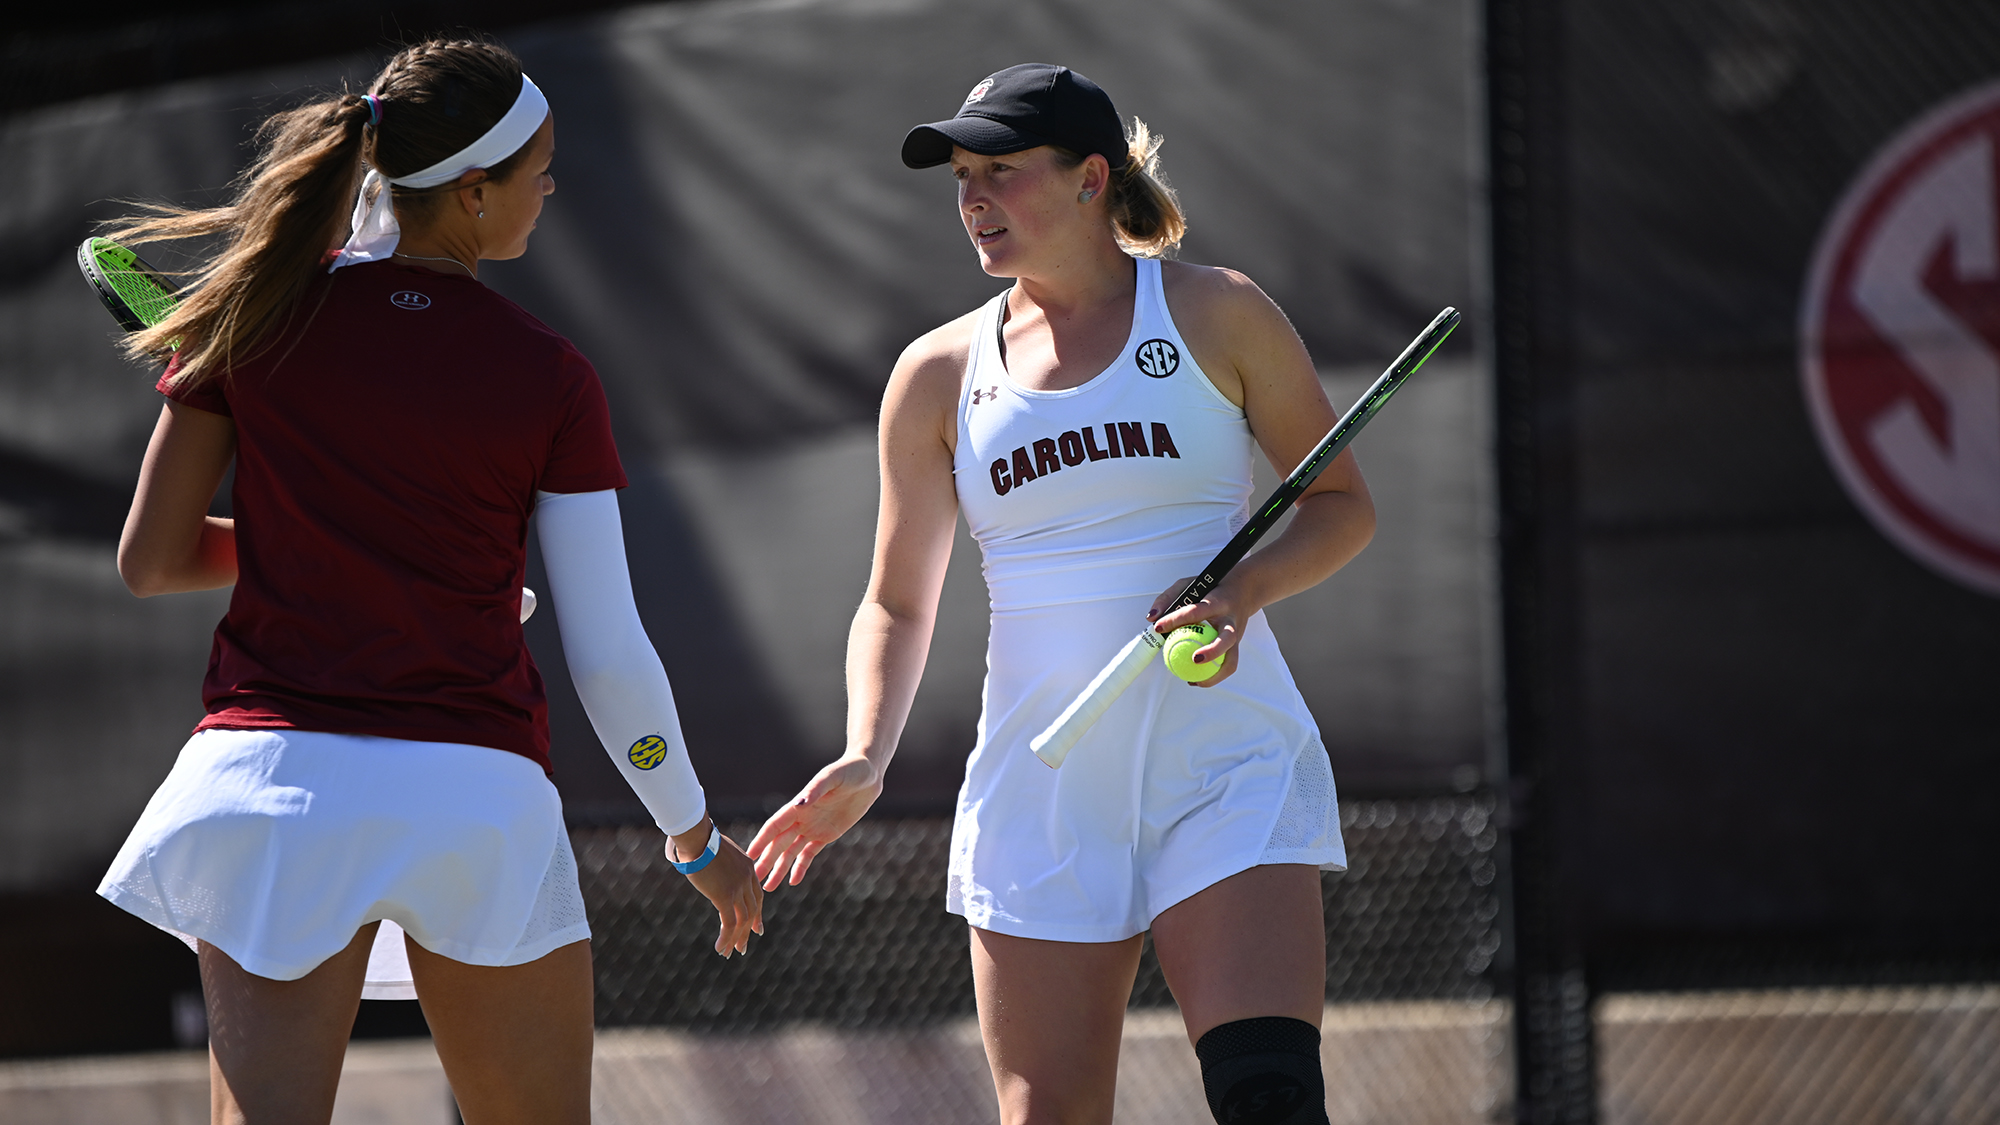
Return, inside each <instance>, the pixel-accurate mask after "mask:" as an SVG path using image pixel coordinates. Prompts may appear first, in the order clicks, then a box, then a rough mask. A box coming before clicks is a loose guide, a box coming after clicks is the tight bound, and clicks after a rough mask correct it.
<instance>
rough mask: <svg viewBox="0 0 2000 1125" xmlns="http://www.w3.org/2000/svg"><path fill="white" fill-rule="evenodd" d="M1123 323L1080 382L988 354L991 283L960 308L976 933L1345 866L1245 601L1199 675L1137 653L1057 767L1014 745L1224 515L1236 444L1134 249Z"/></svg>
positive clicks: (968, 907) (1156, 907)
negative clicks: (1211, 669) (970, 306)
mask: <svg viewBox="0 0 2000 1125" xmlns="http://www.w3.org/2000/svg"><path fill="white" fill-rule="evenodd" d="M1135 263H1136V268H1137V271H1138V292H1137V295H1136V298H1135V300H1134V308H1133V316H1132V332H1131V336H1130V338H1129V339H1127V340H1126V342H1125V346H1124V348H1123V349H1122V350H1121V351H1120V352H1119V355H1118V358H1117V360H1116V361H1114V362H1113V363H1112V364H1111V366H1110V367H1109V368H1107V369H1105V371H1104V372H1102V373H1101V374H1099V375H1098V376H1097V377H1096V378H1093V379H1091V380H1090V381H1089V382H1087V383H1085V384H1083V385H1082V386H1079V387H1073V388H1070V389H1068V390H1062V391H1035V390H1029V389H1027V388H1025V387H1022V386H1020V385H1018V384H1016V383H1015V382H1014V381H1013V380H1012V379H1010V378H1009V377H1008V375H1007V370H1006V366H1005V364H1004V362H1003V361H1002V359H1001V354H1000V347H999V329H1000V324H1001V316H1002V311H1003V309H1004V307H1005V302H1006V299H1007V298H1006V294H1004V293H1003V294H1001V295H1000V296H998V297H996V298H994V299H993V301H992V302H990V303H989V304H988V305H987V306H986V308H985V310H984V311H983V312H982V314H981V316H980V318H979V326H978V329H977V330H976V332H975V334H974V338H973V344H972V350H971V355H970V357H969V359H968V362H967V365H966V379H965V387H964V389H963V390H962V392H961V396H960V400H959V415H958V448H957V452H956V455H955V457H954V463H953V473H954V476H955V478H956V485H957V490H958V499H959V504H960V507H961V508H962V509H963V511H964V512H965V517H966V521H967V523H968V525H969V526H970V528H971V531H972V535H973V538H975V539H976V540H978V542H979V547H980V552H981V555H982V557H983V560H984V561H983V566H984V569H985V574H986V583H987V590H988V593H989V595H990V597H991V600H992V619H991V622H992V624H991V635H990V639H989V641H988V644H987V655H986V667H987V674H986V689H985V698H984V708H983V711H982V713H981V715H980V720H979V737H978V742H977V744H976V746H975V747H974V749H973V751H972V757H971V759H970V761H969V762H968V763H967V766H966V777H965V784H964V786H963V787H962V788H961V789H960V791H959V801H958V815H957V820H956V823H955V825H954V828H953V832H952V854H951V868H950V880H949V887H948V892H947V898H948V908H949V909H950V910H951V911H952V912H953V913H955V914H961V915H964V916H965V918H966V920H967V921H968V922H970V923H971V924H973V925H975V926H978V927H980V928H981V929H986V930H992V931H996V932H999V933H1005V934H1012V935H1015V936H1018V937H1029V938H1042V939H1048V940H1055V941H1092V942H1096V941H1118V940H1121V939H1124V938H1127V937H1130V936H1132V935H1133V934H1136V933H1139V932H1141V931H1143V930H1145V929H1147V928H1148V927H1150V926H1151V924H1152V921H1153V919H1154V918H1155V917H1157V916H1158V915H1159V914H1160V912H1161V911H1164V910H1166V909H1167V908H1168V907H1170V906H1173V905H1174V904H1175V903H1177V902H1180V901H1181V900H1183V899H1185V898H1187V897H1189V896H1190V895H1193V894H1194V893H1196V892H1197V891H1200V890H1202V889H1203V888H1205V887H1209V886H1212V885H1214V884H1215V883H1217V882H1219V881H1221V880H1223V879H1226V878H1228V877H1229V876H1231V875H1234V874H1237V873H1238V872H1241V871H1244V870H1247V869H1249V868H1251V867H1255V866H1257V865H1259V864H1266V863H1308V864H1315V865H1318V866H1319V867H1321V868H1324V869H1328V870H1339V869H1341V868H1344V867H1345V866H1346V863H1347V852H1346V849H1345V848H1344V847H1343V846H1342V843H1341V838H1340V819H1339V814H1338V810H1337V803H1336V799H1335V794H1334V785H1333V773H1332V770H1331V768H1330V767H1329V765H1328V763H1327V756H1326V751H1325V749H1324V747H1323V746H1322V744H1321V742H1320V737H1319V729H1318V727H1317V726H1316V725H1315V724H1314V722H1313V718H1312V715H1311V714H1310V713H1308V712H1307V710H1306V706H1305V701H1304V700H1303V699H1301V698H1300V697H1299V692H1298V688H1297V687H1296V686H1295V685H1294V684H1293V682H1292V677H1291V672H1290V671H1289V670H1288V669H1287V668H1286V667H1285V662H1284V658H1283V657H1282V656H1281V655H1280V654H1279V652H1278V644H1277V641H1276V639H1275V638H1274V637H1273V636H1272V635H1271V630H1270V627H1269V625H1267V624H1266V623H1265V620H1264V615H1263V614H1262V613H1259V614H1257V615H1256V616H1254V617H1252V618H1251V619H1250V622H1249V624H1248V627H1247V630H1246V633H1245V637H1244V639H1243V641H1242V643H1241V644H1240V645H1239V646H1238V648H1237V653H1238V657H1237V659H1238V661H1239V666H1238V669H1237V671H1236V673H1235V675H1233V676H1232V677H1230V679H1228V680H1227V681H1225V682H1224V683H1222V684H1219V685H1217V686H1215V687H1212V688H1196V687H1191V686H1189V685H1187V684H1184V683H1182V682H1181V681H1180V680H1178V679H1176V678H1175V677H1174V676H1173V675H1172V673H1170V672H1168V671H1167V670H1166V668H1165V667H1164V666H1162V665H1161V664H1160V663H1159V662H1158V661H1155V662H1154V663H1153V664H1152V666H1150V667H1149V668H1147V670H1146V671H1145V672H1144V673H1142V674H1141V675H1140V677H1139V679H1138V680H1137V682H1135V683H1134V684H1133V685H1132V687H1131V689H1130V690H1128V691H1127V692H1126V693H1125V695H1124V696H1123V697H1122V698H1121V699H1119V700H1118V702H1116V703H1115V704H1113V705H1112V706H1111V708H1110V710H1108V711H1107V712H1106V713H1105V715H1104V717H1103V718H1102V719H1101V720H1099V721H1098V723H1097V725H1096V726H1095V727H1094V728H1092V729H1091V731H1090V732H1089V733H1087V734H1085V735H1084V736H1083V738H1082V739H1081V740H1080V741H1078V743H1077V744H1076V747H1075V749H1074V750H1072V751H1071V752H1070V756H1069V760H1068V761H1067V762H1066V763H1065V764H1064V765H1063V767H1062V769H1060V770H1052V769H1050V768H1049V767H1048V766H1046V765H1044V764H1042V762H1041V760H1040V759H1038V758H1036V757H1035V756H1034V754H1033V753H1032V752H1031V751H1030V750H1029V749H1028V741H1029V739H1031V738H1033V737H1034V736H1035V735H1036V734H1037V733H1039V732H1040V731H1041V730H1042V728H1044V727H1045V726H1047V725H1048V724H1049V722H1050V721H1051V720H1053V719H1054V718H1055V717H1056V716H1057V715H1058V714H1060V713H1061V712H1062V709H1063V708H1064V707H1065V706H1066V705H1067V704H1068V703H1069V701H1070V699H1071V698H1073V697H1074V696H1075V694H1076V692H1077V690H1078V689H1079V688H1081V687H1082V686H1083V685H1084V684H1086V683H1088V682H1089V681H1090V678H1091V677H1092V676H1094V675H1095V674H1096V673H1097V671H1098V669H1099V668H1101V667H1103V665H1104V662H1105V661H1106V660H1108V659H1110V658H1111V656H1112V655H1113V654H1114V653H1116V652H1117V651H1118V650H1119V648H1120V647H1122V646H1123V645H1124V644H1125V642H1126V641H1128V640H1130V639H1131V637H1132V634H1133V633H1135V632H1137V631H1138V630H1139V629H1140V628H1141V627H1143V626H1144V625H1145V614H1146V610H1147V609H1148V608H1150V607H1151V605H1152V602H1153V599H1154V598H1155V597H1157V596H1158V595H1159V594H1160V592H1161V591H1163V590H1164V589H1166V587H1167V584H1168V583H1169V582H1172V581H1173V580H1175V579H1177V578H1184V577H1187V576H1189V575H1192V574H1194V573H1196V572H1198V571H1199V570H1200V569H1201V566H1202V564H1203V563H1205V562H1207V561H1208V560H1209V558H1210V557H1212V556H1213V555H1214V553H1215V552H1216V551H1217V550H1219V549H1220V548H1221V547H1222V545H1223V544H1224V543H1226V542H1227V541H1228V539H1229V537H1230V535H1232V534H1233V533H1234V532H1235V529H1236V528H1237V527H1240V526H1241V524H1242V522H1243V520H1244V518H1245V517H1246V515H1247V510H1248V505H1249V502H1250V499H1251V496H1250V492H1251V484H1252V480H1251V457H1252V456H1253V455H1254V452H1255V444H1254V442H1253V440H1252V438H1251V436H1250V427H1249V424H1248V422H1247V421H1246V419H1245V417H1244V414H1243V411H1242V410H1241V409H1240V408H1238V407H1237V406H1235V405H1234V404H1232V403H1230V401H1229V400H1228V399H1226V398H1224V397H1223V396H1222V393H1221V392H1220V391H1218V390H1216V388H1215V386H1214V384H1212V383H1210V382H1209V380H1208V376H1207V375H1205V374H1204V373H1203V372H1202V371H1201V369H1200V367H1199V366H1198V365H1197V364H1196V363H1195V361H1194V358H1193V356H1192V355H1190V354H1189V352H1188V347H1187V344H1186V342H1185V341H1183V340H1182V339H1181V336H1180V333H1179V332H1178V331H1177V330H1176V329H1175V328H1174V322H1173V318H1172V316H1171V315H1169V313H1168V311H1167V305H1166V298H1165V295H1164V293H1163V291H1162V289H1161V284H1160V263H1159V262H1158V261H1156V260H1152V259H1146V258H1139V259H1135Z"/></svg>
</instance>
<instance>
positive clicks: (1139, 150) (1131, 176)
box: [1056, 117, 1187, 258]
mask: <svg viewBox="0 0 2000 1125" xmlns="http://www.w3.org/2000/svg"><path fill="white" fill-rule="evenodd" d="M1165 140H1166V138H1165V137H1161V136H1158V135H1156V134H1154V132H1153V131H1152V130H1151V129H1149V128H1147V127H1146V123H1145V122H1144V121H1141V120H1139V119H1138V118H1136V117H1134V118H1133V119H1132V133H1131V135H1130V136H1129V137H1127V138H1126V141H1125V144H1126V155H1125V166H1124V167H1123V168H1119V169H1115V170H1113V171H1112V173H1111V182H1110V183H1108V184H1107V185H1105V192H1104V209H1105V211H1107V212H1108V213H1109V214H1110V216H1111V229H1112V232H1113V233H1114V234H1115V235H1116V236H1117V238H1118V245H1119V247H1120V248H1121V249H1123V250H1124V251H1125V252H1126V253H1127V254H1136V255H1138V256H1139V257H1141V258H1171V257H1173V256H1174V254H1175V253H1177V252H1178V251H1179V250H1180V245H1181V239H1183V238H1185V237H1187V216H1186V215H1185V214H1183V213H1182V212H1181V201H1180V196H1178V195H1176V194H1175V193H1174V189H1173V188H1172V187H1170V186H1168V184H1167V180H1166V177H1165V176H1164V175H1162V174H1161V172H1160V145H1161V144H1162V143H1164V142H1165ZM1056 156H1057V158H1058V159H1059V160H1060V161H1061V162H1062V164H1063V166H1064V167H1068V168H1074V167H1076V166H1077V165H1079V164H1081V163H1083V159H1084V158H1083V157H1082V156H1081V155H1079V154H1077V153H1074V152H1071V151H1070V150H1068V149H1066V148H1062V147H1060V146H1057V147H1056Z"/></svg>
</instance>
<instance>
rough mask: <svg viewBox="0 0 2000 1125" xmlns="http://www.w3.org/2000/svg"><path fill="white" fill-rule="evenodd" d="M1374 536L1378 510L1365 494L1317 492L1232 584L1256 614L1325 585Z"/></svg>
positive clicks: (1234, 576)
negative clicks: (1322, 583) (1268, 606)
mask: <svg viewBox="0 0 2000 1125" xmlns="http://www.w3.org/2000/svg"><path fill="white" fill-rule="evenodd" d="M1374 536H1375V505H1374V502H1373V501H1371V500H1370V499H1369V498H1368V497H1367V495H1366V494H1362V493H1353V492H1336V491H1328V492H1316V493H1313V494H1312V495H1310V496H1307V497H1306V498H1305V499H1303V500H1301V501H1299V506H1298V511H1297V513H1296V514H1295V515H1293V517H1292V521H1291V523H1290V525H1288V526H1287V527H1286V528H1285V530H1284V531H1283V533H1281V534H1280V535H1279V536H1278V537H1277V538H1276V539H1275V540H1272V541H1271V542H1270V543H1268V544H1266V545H1265V546H1264V549H1263V550H1260V551H1258V552H1256V553H1255V554H1253V555H1251V556H1249V557H1248V558H1246V559H1244V560H1243V561H1242V562H1241V563H1238V564H1237V566H1236V569H1235V570H1234V571H1232V572H1231V573H1230V575H1229V578H1228V584H1229V585H1230V587H1232V593H1234V594H1235V595H1236V597H1238V598H1239V599H1242V600H1243V601H1245V602H1247V603H1249V605H1250V606H1251V607H1252V608H1251V612H1255V610H1258V609H1262V608H1264V607H1265V606H1267V605H1270V604H1272V603H1273V602H1280V601H1283V600H1285V599H1286V598H1289V597H1291V596H1292V595H1293V594H1298V593H1303V592H1304V591H1306V590H1310V589H1312V588H1313V587H1314V586H1317V585H1319V584H1320V583H1321V582H1324V581H1326V580H1327V579H1328V578H1330V577H1332V576H1333V574H1334V572H1335V571H1338V570H1339V569H1340V568H1341V567H1343V566H1346V565H1347V564H1348V563H1349V562H1350V561H1352V560H1353V558H1354V556H1356V555H1358V554H1360V553H1361V549H1362V548H1363V547H1366V546H1367V545H1368V541H1369V540H1370V539H1372V538H1374Z"/></svg>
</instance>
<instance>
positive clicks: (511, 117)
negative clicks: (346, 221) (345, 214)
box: [326, 74, 549, 273]
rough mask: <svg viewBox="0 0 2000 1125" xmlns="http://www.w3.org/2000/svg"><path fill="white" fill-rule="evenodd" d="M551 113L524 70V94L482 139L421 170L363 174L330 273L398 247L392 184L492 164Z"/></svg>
mask: <svg viewBox="0 0 2000 1125" xmlns="http://www.w3.org/2000/svg"><path fill="white" fill-rule="evenodd" d="M548 115H549V100H548V99H547V98H545V97H543V96H542V91H541V88H540V87H538V86H536V85H535V84H534V83H533V82H531V81H529V79H528V76H527V75H525V74H523V75H522V76H521V94H520V96H519V97H517V98H515V99H514V105H513V108H511V109H509V110H508V111H507V112H506V114H505V115H504V116H502V117H501V118H500V120H498V121H496V122H494V123H493V127H492V128H491V129H488V130H486V133H485V134H484V135H483V136H481V137H480V138H479V139H478V140H476V141H474V142H472V143H471V144H469V145H467V146H465V147H464V148H462V149H460V150H459V151H457V152H455V153H452V154H451V155H450V156H447V157H445V158H444V159H443V160H440V161H438V162H437V163H436V164H433V165H431V166H430V167H428V168H425V169H424V170H422V171H420V172H412V173H410V174H409V175H407V176H397V177H395V178H394V179H390V178H388V177H385V176H383V175H382V173H380V172H377V171H375V170H374V169H373V168H370V169H369V170H368V175H367V176H365V177H363V178H362V181H361V194H360V196H359V197H358V198H356V199H355V201H354V215H353V217H352V219H351V220H350V222H351V223H352V224H353V227H354V233H353V234H352V235H351V236H350V237H349V238H348V240H347V245H346V246H344V247H342V248H341V251H340V256H339V257H337V258H335V259H334V260H333V265H331V266H328V267H327V271H326V272H328V273H332V272H333V271H334V270H337V269H339V268H340V267H342V266H352V265H358V264H360V263H362V262H378V261H381V260H383V259H385V258H387V257H389V256H390V255H391V254H393V253H395V252H396V243H397V242H398V241H399V240H400V239H401V238H402V234H403V231H402V228H401V227H400V226H398V225H397V224H396V209H395V206H394V205H393V204H391V203H390V201H389V196H390V194H391V192H390V191H389V185H391V184H394V185H395V186H397V187H407V188H428V187H437V186H438V185H439V184H448V183H450V182H451V181H453V180H455V179H457V178H459V177H460V176H463V175H465V174H466V173H467V172H470V171H472V170H473V169H474V168H491V167H492V166H493V165H495V164H498V163H500V162H501V161H502V160H505V159H507V158H508V157H510V156H512V155H514V154H515V153H516V152H518V151H520V149H521V146H522V145H525V144H527V143H528V140H529V138H531V137H533V136H534V135H535V130H537V129H540V128H541V127H542V121H543V120H544V119H546V118H547V117H548ZM371 188H373V189H376V190H375V198H374V200H373V201H372V202H371V201H370V200H369V198H368V194H369V190H370V189H371Z"/></svg>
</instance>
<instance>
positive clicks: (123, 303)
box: [76, 238, 181, 332]
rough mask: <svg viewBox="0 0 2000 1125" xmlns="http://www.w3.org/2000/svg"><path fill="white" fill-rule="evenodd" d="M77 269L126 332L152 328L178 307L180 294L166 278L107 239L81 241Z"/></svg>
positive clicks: (142, 259)
mask: <svg viewBox="0 0 2000 1125" xmlns="http://www.w3.org/2000/svg"><path fill="white" fill-rule="evenodd" d="M76 265H77V268H78V269H80V270H82V271H83V276H84V279H85V280H87V281H89V282H90V287H91V288H92V289H95V290H96V291H97V299H98V300H100V301H103V302H104V307H105V308H106V309H107V310H109V311H110V313H111V316H112V319H114V320H116V321H117V322H118V326H119V327H120V328H123V329H124V330H125V331H127V332H139V331H142V330H144V329H147V328H151V327H152V326H154V325H155V324H158V323H160V322H161V321H163V320H165V319H167V317H168V316H169V315H171V314H172V313H173V311H174V309H176V308H178V307H179V306H180V303H181V298H180V290H179V289H178V288H177V287H176V286H175V285H174V283H173V282H171V281H169V280H167V276H166V275H165V274H163V273H161V272H160V271H159V270H156V269H154V268H153V267H152V266H151V265H148V264H147V262H146V260H145V259H144V258H141V257H140V256H139V255H137V254H134V253H133V252H132V251H130V250H127V249H126V248H125V247H123V246H120V245H118V244H117V243H116V242H113V241H111V240H110V239H108V238H86V239H84V240H83V244H82V245H80V246H78V247H77V248H76Z"/></svg>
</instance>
